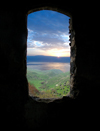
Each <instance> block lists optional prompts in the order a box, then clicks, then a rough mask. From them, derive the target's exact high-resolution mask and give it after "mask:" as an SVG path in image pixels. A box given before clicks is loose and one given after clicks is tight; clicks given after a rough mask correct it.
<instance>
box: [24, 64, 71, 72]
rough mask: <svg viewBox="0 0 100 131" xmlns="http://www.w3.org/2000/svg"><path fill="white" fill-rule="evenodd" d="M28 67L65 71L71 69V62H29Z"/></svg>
mask: <svg viewBox="0 0 100 131" xmlns="http://www.w3.org/2000/svg"><path fill="white" fill-rule="evenodd" d="M27 68H32V69H38V70H51V69H59V70H62V71H63V72H69V71H70V63H56V62H29V63H27Z"/></svg>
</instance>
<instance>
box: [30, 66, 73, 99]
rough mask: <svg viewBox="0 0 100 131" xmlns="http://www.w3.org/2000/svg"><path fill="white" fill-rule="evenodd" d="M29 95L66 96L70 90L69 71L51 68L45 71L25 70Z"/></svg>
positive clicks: (43, 96) (45, 96)
mask: <svg viewBox="0 0 100 131" xmlns="http://www.w3.org/2000/svg"><path fill="white" fill-rule="evenodd" d="M27 78H28V82H29V83H30V84H29V93H30V95H33V96H37V97H40V98H58V97H63V96H66V95H67V94H68V93H69V91H70V86H69V79H70V74H69V72H66V73H63V72H62V71H61V70H58V69H52V70H46V71H40V70H33V69H28V70H27Z"/></svg>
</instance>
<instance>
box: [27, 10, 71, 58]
mask: <svg viewBox="0 0 100 131" xmlns="http://www.w3.org/2000/svg"><path fill="white" fill-rule="evenodd" d="M68 26H69V17H68V16H66V15H64V14H61V13H59V12H56V11H51V10H41V11H37V12H34V13H31V14H29V15H28V18H27V28H28V38H27V55H31V56H32V55H33V56H34V55H46V56H57V57H60V56H70V47H69V34H68V32H69V29H68Z"/></svg>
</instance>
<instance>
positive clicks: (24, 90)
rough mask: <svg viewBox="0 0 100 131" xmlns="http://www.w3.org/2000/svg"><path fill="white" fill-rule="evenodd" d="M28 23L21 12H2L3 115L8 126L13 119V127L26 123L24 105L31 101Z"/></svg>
mask: <svg viewBox="0 0 100 131" xmlns="http://www.w3.org/2000/svg"><path fill="white" fill-rule="evenodd" d="M26 21H27V17H26V15H25V14H23V13H21V12H16V11H14V12H12V11H2V12H0V62H1V63H0V99H1V103H2V104H1V109H2V111H1V112H0V113H1V116H2V115H3V116H2V117H1V121H3V119H4V121H5V122H4V123H6V122H7V121H8V122H9V118H11V121H10V123H13V124H15V125H16V122H17V121H19V119H20V120H21V119H22V112H23V110H24V109H23V108H24V103H25V101H26V100H27V97H28V86H27V79H26V42H27V23H26ZM3 111H4V113H2V112H3ZM18 123H19V122H18ZM19 124H20V123H19ZM10 126H11V125H10Z"/></svg>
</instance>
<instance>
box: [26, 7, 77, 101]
mask: <svg viewBox="0 0 100 131" xmlns="http://www.w3.org/2000/svg"><path fill="white" fill-rule="evenodd" d="M40 10H41V9H36V10H31V11H29V12H28V14H30V13H33V12H34V11H40ZM42 10H53V11H57V12H60V13H62V14H65V15H67V16H69V17H70V19H69V41H70V42H69V46H70V92H69V94H68V95H67V96H63V97H70V98H75V97H76V96H77V95H78V91H77V90H74V86H75V83H74V79H75V75H76V66H75V56H76V55H75V54H76V48H75V47H76V46H75V32H74V30H73V27H72V17H71V15H68V14H67V13H65V12H64V13H63V12H62V11H59V10H57V9H51V8H49V9H48V8H47V7H46V8H45V7H44V8H42ZM28 86H29V85H28ZM34 98H35V97H34ZM35 99H36V100H38V101H39V100H40V98H37V97H36V98H35ZM42 99H43V98H42ZM47 99H48V98H46V99H45V100H47ZM55 99H57V98H54V99H52V100H55ZM58 99H60V98H58ZM52 100H50V99H49V101H52ZM40 101H41V100H40ZM47 101H48V100H47Z"/></svg>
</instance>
